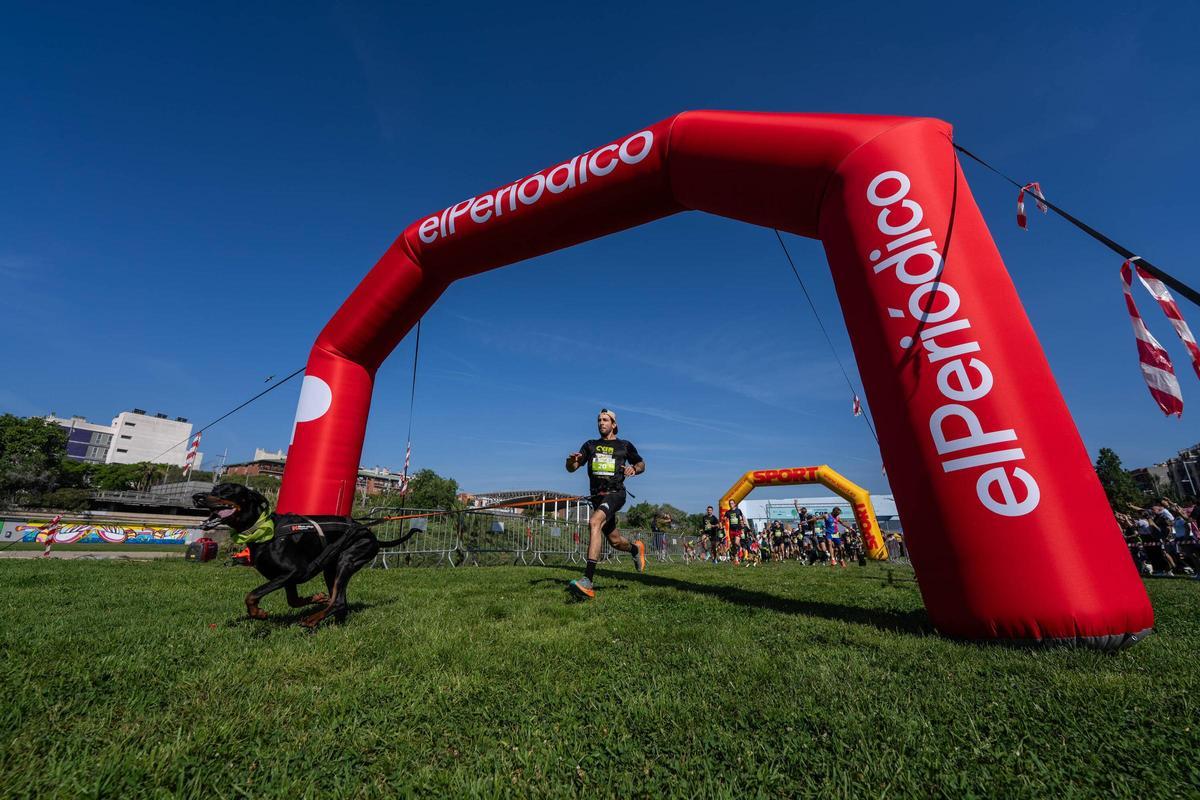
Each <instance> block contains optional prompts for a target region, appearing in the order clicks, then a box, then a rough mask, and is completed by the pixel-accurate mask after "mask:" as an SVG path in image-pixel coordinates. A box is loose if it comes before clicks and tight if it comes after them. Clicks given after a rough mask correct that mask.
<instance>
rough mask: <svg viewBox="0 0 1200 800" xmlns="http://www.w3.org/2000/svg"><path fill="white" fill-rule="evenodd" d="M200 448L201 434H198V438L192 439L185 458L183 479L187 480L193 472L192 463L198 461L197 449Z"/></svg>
mask: <svg viewBox="0 0 1200 800" xmlns="http://www.w3.org/2000/svg"><path fill="white" fill-rule="evenodd" d="M199 449H200V434H199V433H197V434H196V438H195V439H192V444H191V446H190V447H189V448H188V451H187V458H185V459H184V460H183V479H184V480H185V481H186V480H187V478H188V476H189V475H191V474H192V464H193V463H195V461H196V451H197V450H199Z"/></svg>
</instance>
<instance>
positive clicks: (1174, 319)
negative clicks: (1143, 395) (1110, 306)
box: [1121, 258, 1200, 417]
mask: <svg viewBox="0 0 1200 800" xmlns="http://www.w3.org/2000/svg"><path fill="white" fill-rule="evenodd" d="M1135 260H1136V258H1135V259H1130V260H1129V261H1126V262H1125V263H1124V264H1122V265H1121V282H1122V284H1124V289H1125V307H1126V308H1127V309H1128V310H1129V318H1130V320H1131V321H1132V323H1133V335H1134V337H1135V338H1136V339H1137V348H1138V361H1140V362H1141V365H1142V377H1143V378H1144V379H1145V381H1146V387H1147V388H1148V389H1149V390H1150V396H1151V397H1153V398H1154V402H1155V403H1157V404H1158V407H1159V408H1161V409H1162V412H1163V413H1164V414H1167V415H1168V416H1169V415H1171V414H1174V415H1175V416H1177V417H1181V416H1183V392H1182V391H1181V390H1180V388H1179V380H1178V379H1177V378H1176V377H1175V368H1174V366H1172V364H1171V357H1170V356H1169V355H1168V354H1167V351H1166V350H1165V349H1163V346H1162V345H1161V344H1159V343H1158V340H1157V339H1155V338H1154V334H1152V333H1150V331H1149V330H1148V329H1147V328H1146V323H1144V322H1143V321H1142V315H1141V314H1139V313H1138V310H1137V305H1136V304H1135V303H1134V301H1133V288H1132V283H1133V269H1132V268H1131V262H1133V261H1135ZM1137 274H1138V279H1139V280H1140V281H1141V282H1142V285H1143V286H1145V287H1146V291H1148V292H1150V294H1152V295H1154V298H1155V299H1156V300H1157V301H1158V304H1159V306H1161V307H1162V310H1163V313H1164V314H1166V315H1167V319H1169V320H1170V321H1171V325H1172V326H1174V328H1175V332H1176V333H1177V334H1179V338H1180V339H1182V340H1183V343H1184V345H1185V346H1186V347H1187V349H1188V353H1189V354H1190V355H1191V358H1192V368H1193V369H1195V371H1196V375H1197V376H1198V377H1200V347H1197V346H1196V339H1195V337H1193V336H1192V332H1191V330H1189V329H1188V326H1187V323H1186V322H1184V321H1183V316H1182V315H1181V314H1180V313H1179V306H1177V305H1176V304H1175V299H1174V298H1172V297H1171V293H1170V292H1168V291H1167V287H1165V286H1163V285H1162V282H1161V281H1159V280H1157V279H1156V278H1154V277H1152V276H1151V275H1149V274H1148V273H1147V272H1146V271H1145V270H1143V269H1142V268H1141V267H1138V268H1137Z"/></svg>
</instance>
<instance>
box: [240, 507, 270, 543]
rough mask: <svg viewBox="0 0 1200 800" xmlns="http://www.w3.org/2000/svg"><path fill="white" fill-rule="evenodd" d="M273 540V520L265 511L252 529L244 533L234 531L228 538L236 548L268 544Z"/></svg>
mask: <svg viewBox="0 0 1200 800" xmlns="http://www.w3.org/2000/svg"><path fill="white" fill-rule="evenodd" d="M274 538H275V520H273V519H272V518H271V515H270V514H268V513H267V512H266V511H264V512H263V513H262V514H261V515H259V517H258V519H257V520H256V521H255V523H254V527H253V528H249V529H248V530H246V531H245V532H244V533H238V532H237V531H234V533H233V535H232V536H230V537H229V539H230V541H232V542H233V543H234V544H235V545H236V546H238V547H245V546H246V545H248V544H257V543H259V542H269V541H271V540H272V539H274Z"/></svg>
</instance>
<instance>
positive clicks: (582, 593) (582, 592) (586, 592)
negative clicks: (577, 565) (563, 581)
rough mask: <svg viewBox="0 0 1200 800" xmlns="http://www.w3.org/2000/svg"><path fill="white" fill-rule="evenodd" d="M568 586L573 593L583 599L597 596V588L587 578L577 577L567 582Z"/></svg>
mask: <svg viewBox="0 0 1200 800" xmlns="http://www.w3.org/2000/svg"><path fill="white" fill-rule="evenodd" d="M567 588H569V589H570V590H571V594H573V595H575V596H576V597H578V598H580V599H581V600H591V599H592V598H593V597H595V596H596V589H595V588H594V587H593V586H592V582H591V581H589V580H588V579H587V578H576V579H575V580H573V581H571V582H570V583H568V584H567Z"/></svg>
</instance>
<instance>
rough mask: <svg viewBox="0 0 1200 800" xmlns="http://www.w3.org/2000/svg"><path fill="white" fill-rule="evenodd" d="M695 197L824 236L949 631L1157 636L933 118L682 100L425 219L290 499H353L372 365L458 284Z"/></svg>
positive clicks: (916, 550)
mask: <svg viewBox="0 0 1200 800" xmlns="http://www.w3.org/2000/svg"><path fill="white" fill-rule="evenodd" d="M685 210H700V211H708V212H711V213H713V214H719V215H721V216H725V217H732V218H734V219H739V220H744V221H746V222H751V223H754V224H756V225H762V226H765V227H768V228H778V229H780V230H784V231H790V232H791V233H795V234H799V235H801V236H808V237H815V238H818V239H820V240H821V242H822V243H823V244H824V246H825V251H826V254H827V256H828V259H829V265H830V268H831V270H832V272H833V278H834V283H835V286H836V287H837V293H838V299H839V300H840V302H841V306H842V311H843V313H844V315H845V318H846V320H847V326H848V328H849V332H850V340H851V343H852V345H853V347H854V354H855V357H856V358H857V360H858V366H859V370H860V372H861V374H862V378H863V383H864V385H865V389H866V394H867V399H868V401H869V402H870V404H871V408H872V410H873V411H874V412H875V418H876V422H877V424H878V430H879V436H880V448H881V451H882V454H883V461H884V464H885V466H886V467H887V472H888V476H889V478H890V480H891V484H892V488H893V490H894V492H895V497H896V505H897V507H898V509H899V511H900V514H901V516H902V518H903V519H904V522H905V526H904V527H905V531H906V532H907V538H908V545H909V550H910V553H911V556H912V562H913V567H914V569H915V570H916V574H917V579H918V582H919V584H920V587H921V592H922V595H923V597H924V600H925V604H926V607H927V608H928V611H929V615H930V617H931V618H932V621H933V623H934V624H935V625H936V626H937V628H938V630H939V631H941V632H942V633H943V634H946V635H949V636H953V637H958V638H968V639H1004V640H1023V641H1029V640H1035V641H1047V640H1066V641H1071V642H1080V643H1086V644H1089V645H1092V646H1096V647H1106V648H1111V647H1117V646H1120V645H1122V644H1126V643H1129V642H1131V641H1136V640H1137V638H1139V637H1140V636H1141V635H1143V634H1144V633H1146V632H1148V631H1149V629H1150V628H1151V627H1152V625H1153V612H1152V610H1151V608H1150V603H1149V600H1148V598H1147V596H1146V592H1145V589H1144V587H1143V586H1142V583H1141V581H1140V579H1139V577H1138V575H1137V574H1136V571H1135V569H1134V567H1133V564H1132V561H1131V559H1130V558H1129V554H1128V552H1127V551H1126V548H1125V545H1124V542H1123V540H1122V538H1121V536H1120V534H1119V531H1118V529H1117V525H1116V523H1115V521H1114V520H1113V516H1112V514H1111V513H1110V512H1109V509H1108V504H1107V502H1106V500H1105V496H1104V493H1103V491H1102V489H1101V487H1100V484H1099V482H1098V480H1097V479H1096V476H1095V473H1094V472H1093V470H1092V467H1091V464H1090V463H1089V458H1088V454H1087V451H1086V450H1085V448H1084V446H1083V443H1082V441H1081V440H1080V438H1079V434H1078V432H1077V431H1076V429H1075V425H1074V423H1073V422H1072V420H1071V416H1070V414H1069V413H1068V411H1067V407H1066V405H1065V403H1064V402H1063V399H1062V396H1061V394H1060V393H1059V391H1058V388H1057V386H1056V384H1055V381H1054V378H1053V376H1052V375H1051V373H1050V367H1049V365H1048V364H1047V363H1046V358H1045V356H1044V355H1043V353H1042V349H1041V346H1040V345H1039V344H1038V341H1037V338H1036V337H1035V336H1034V332H1033V329H1032V327H1031V326H1030V323H1029V320H1028V318H1027V317H1026V315H1025V312H1024V310H1023V309H1022V307H1021V302H1020V300H1019V299H1018V297H1017V293H1016V291H1015V289H1014V287H1013V284H1012V281H1011V279H1010V278H1009V276H1008V273H1007V271H1006V270H1005V268H1004V264H1003V263H1002V262H1001V260H1000V256H999V254H998V253H997V251H996V247H995V244H994V243H993V242H992V240H991V237H990V235H989V234H988V230H987V227H986V226H985V225H984V222H983V219H982V217H981V216H980V213H979V210H978V208H977V207H976V205H975V202H974V200H973V199H972V197H971V192H970V190H969V189H968V188H967V183H966V180H965V179H964V177H963V174H962V171H961V169H960V167H959V164H958V160H957V158H956V157H955V154H954V151H953V149H952V147H951V128H950V126H949V125H948V124H946V123H945V122H941V121H939V120H934V119H921V118H905V117H865V116H842V115H826V114H759V113H737V112H724V111H699V112H686V113H683V114H679V115H676V116H674V117H671V118H669V119H666V120H663V121H662V122H659V123H657V124H655V125H651V126H650V127H648V128H646V129H644V130H640V131H637V132H636V133H633V134H631V135H629V136H625V137H622V138H620V139H618V140H616V141H614V142H612V143H610V144H607V145H604V146H602V147H597V148H594V149H592V150H588V151H586V152H584V153H581V154H580V155H577V156H575V157H573V158H570V159H568V160H566V161H563V162H562V163H559V164H557V165H555V166H553V167H550V168H548V169H544V170H541V171H540V172H537V173H535V174H533V175H530V176H528V177H526V178H523V179H521V180H518V181H515V182H513V183H510V184H508V185H506V186H501V187H499V188H498V189H494V190H492V191H489V192H484V193H481V194H479V195H477V196H475V197H468V198H466V199H464V200H462V201H461V202H459V203H455V204H454V205H452V206H450V207H449V208H446V209H443V210H441V211H440V212H438V213H435V214H431V215H429V216H427V217H423V218H421V219H419V220H417V221H416V222H414V223H413V224H412V225H410V226H409V227H408V228H407V229H406V230H405V231H404V233H403V234H402V235H401V236H400V238H398V239H397V240H396V241H395V243H393V244H392V246H391V248H389V249H388V251H387V252H386V253H385V254H384V256H383V258H382V259H381V260H380V261H379V263H378V264H377V265H376V266H375V268H374V269H372V270H371V272H370V273H369V274H368V275H367V277H366V278H365V279H364V280H363V282H362V283H361V284H360V285H359V286H358V288H356V289H355V290H354V292H353V294H351V295H350V298H349V299H348V300H347V301H346V302H345V304H343V305H342V307H341V308H340V309H339V310H338V312H337V313H336V314H335V315H334V317H333V319H332V320H330V321H329V323H328V324H327V325H326V326H325V329H324V330H323V331H322V332H321V334H320V336H319V337H318V338H317V341H316V344H314V345H313V349H312V352H311V354H310V355H309V359H308V367H307V370H306V374H305V378H304V385H303V388H302V390H301V397H300V403H299V407H298V409H297V413H296V424H295V429H294V434H293V442H292V445H291V449H290V451H289V453H288V463H287V470H286V473H285V475H284V479H283V489H282V491H281V493H280V497H279V510H280V511H284V512H297V513H304V514H347V513H349V511H350V507H351V501H352V499H353V496H354V486H355V478H356V475H357V470H358V464H359V456H360V454H361V450H362V441H363V435H364V432H365V430H366V424H367V413H368V410H369V408H370V404H371V389H372V384H373V381H374V377H375V371H376V369H378V367H379V365H380V364H381V363H382V362H383V360H384V359H385V358H387V356H388V354H389V353H391V352H392V349H393V348H394V347H395V346H396V344H397V343H398V342H399V341H400V340H401V339H402V338H403V337H404V335H405V333H407V332H408V330H409V329H410V328H411V327H412V326H413V325H414V324H416V321H417V320H418V319H419V318H420V317H421V315H422V314H424V313H425V311H426V310H427V309H428V308H429V307H430V305H432V304H433V302H434V301H435V300H437V298H438V296H439V295H441V293H442V292H443V291H444V290H445V289H446V287H447V286H448V285H449V284H450V283H451V282H452V281H455V280H458V279H460V278H465V277H467V276H469V275H473V274H476V273H479V272H484V271H486V270H490V269H495V268H496V267H501V266H504V265H506V264H511V263H513V262H516V261H521V260H522V259H526V258H530V257H532V256H536V255H540V254H542V253H548V252H550V251H552V250H558V249H560V248H563V247H567V246H569V245H573V244H576V243H578V242H582V241H585V240H588V239H592V238H595V237H598V236H603V235H605V234H609V233H613V232H615V231H619V230H623V229H625V228H630V227H633V226H635V225H641V224H642V223H644V222H649V221H651V220H654V219H658V218H659V217H664V216H667V215H668V214H674V213H676V212H679V211H685ZM709 277H711V278H712V279H713V280H717V279H718V277H717V276H709Z"/></svg>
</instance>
